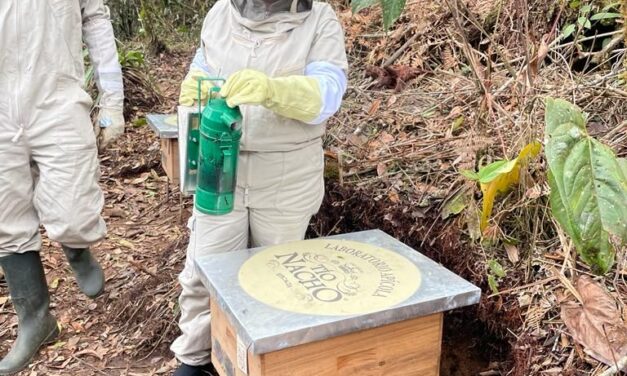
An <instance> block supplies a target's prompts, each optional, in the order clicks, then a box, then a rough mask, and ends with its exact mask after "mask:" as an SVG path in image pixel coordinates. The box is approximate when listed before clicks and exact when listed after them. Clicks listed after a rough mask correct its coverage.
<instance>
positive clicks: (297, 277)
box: [239, 239, 421, 315]
mask: <svg viewBox="0 0 627 376" xmlns="http://www.w3.org/2000/svg"><path fill="white" fill-rule="evenodd" d="M420 278H421V277H420V271H419V270H418V268H417V267H416V265H414V264H413V263H412V262H411V261H409V260H408V259H407V258H405V257H404V256H402V255H399V254H398V253H395V252H392V251H389V250H386V249H382V248H379V247H375V246H372V245H369V244H365V243H359V242H354V241H348V240H330V239H315V240H306V241H300V242H294V243H289V244H283V245H278V246H273V247H268V248H266V249H264V250H262V251H261V252H259V253H257V254H255V255H254V256H252V257H251V258H250V259H248V260H247V261H246V262H245V263H244V264H243V265H242V267H241V268H240V270H239V283H240V286H241V287H242V288H243V289H244V291H246V293H247V294H249V295H250V296H252V297H253V298H255V299H257V300H259V301H261V302H262V303H265V304H267V305H269V306H272V307H274V308H278V309H282V310H286V311H290V312H296V313H304V314H311V315H355V314H365V313H369V312H376V311H380V310H384V309H387V308H390V307H393V306H395V305H397V304H399V303H402V302H403V301H405V300H406V299H408V298H409V297H411V296H412V295H413V294H414V293H415V292H416V291H417V290H418V288H419V287H420Z"/></svg>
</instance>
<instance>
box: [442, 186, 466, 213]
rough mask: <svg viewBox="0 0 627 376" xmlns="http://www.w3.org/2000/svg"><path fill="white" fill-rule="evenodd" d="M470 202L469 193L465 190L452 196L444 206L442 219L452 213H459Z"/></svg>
mask: <svg viewBox="0 0 627 376" xmlns="http://www.w3.org/2000/svg"><path fill="white" fill-rule="evenodd" d="M467 202H468V193H467V192H466V191H465V190H462V191H460V192H458V193H457V194H456V195H455V196H453V198H451V199H450V200H449V201H448V202H447V203H446V205H444V207H443V208H442V214H441V217H442V219H447V218H448V217H450V216H452V215H457V214H459V213H461V212H462V210H464V209H465V208H466V205H467Z"/></svg>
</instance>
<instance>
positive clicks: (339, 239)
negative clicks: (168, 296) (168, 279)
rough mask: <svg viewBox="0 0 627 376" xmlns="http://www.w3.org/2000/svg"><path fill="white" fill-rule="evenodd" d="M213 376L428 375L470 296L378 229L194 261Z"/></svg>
mask: <svg viewBox="0 0 627 376" xmlns="http://www.w3.org/2000/svg"><path fill="white" fill-rule="evenodd" d="M197 268H198V269H199V272H200V273H201V275H202V278H203V282H204V283H205V285H206V286H207V287H208V288H209V290H210V292H211V297H212V298H211V303H210V304H211V310H212V321H211V330H212V360H213V364H214V366H215V367H216V369H217V370H218V372H219V373H220V375H221V376H243V375H249V376H331V375H342V376H344V375H346V376H348V375H365V376H395V375H398V376H401V375H402V376H412V375H415V376H432V375H433V376H435V375H438V374H439V362H440V349H441V343H442V317H443V312H445V311H448V310H451V309H454V308H458V307H462V306H465V305H470V304H475V303H477V302H478V301H479V297H480V290H479V289H478V288H477V287H475V286H473V285H472V284H470V283H468V282H466V281H464V280H463V279H461V278H460V277H458V276H456V275H455V274H453V273H451V272H450V271H448V270H447V269H445V268H443V267H442V266H440V265H438V264H436V263H435V262H433V261H431V260H429V259H428V258H426V257H424V256H423V255H421V254H420V253H418V252H416V251H414V250H412V249H411V248H409V247H407V246H406V245H404V244H402V243H400V242H399V241H397V240H396V239H394V238H392V237H390V236H389V235H387V234H385V233H384V232H382V231H379V230H372V231H364V232H358V233H352V234H345V235H339V236H334V237H329V238H323V239H314V240H306V241H302V242H295V243H289V244H283V245H279V246H274V247H267V248H257V249H250V250H242V251H237V252H231V253H221V254H215V255H210V256H206V257H204V258H200V259H199V260H198V261H197Z"/></svg>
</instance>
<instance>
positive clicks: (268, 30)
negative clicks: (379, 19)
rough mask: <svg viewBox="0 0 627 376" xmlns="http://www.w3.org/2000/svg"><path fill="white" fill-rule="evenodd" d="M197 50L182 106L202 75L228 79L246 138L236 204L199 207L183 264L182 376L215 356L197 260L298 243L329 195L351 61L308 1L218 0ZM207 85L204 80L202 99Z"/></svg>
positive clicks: (328, 20) (323, 11) (335, 28)
mask: <svg viewBox="0 0 627 376" xmlns="http://www.w3.org/2000/svg"><path fill="white" fill-rule="evenodd" d="M201 42H202V43H201V48H200V49H198V51H197V53H196V56H195V58H194V60H193V62H192V64H191V69H190V72H189V74H188V75H187V77H186V79H185V81H184V82H183V83H182V85H181V96H180V103H181V105H185V106H191V105H193V104H194V100H195V99H196V97H197V87H198V83H197V79H198V78H200V77H206V76H216V75H219V76H222V77H226V78H227V81H226V84H225V85H224V86H223V88H222V90H221V92H220V94H221V95H222V96H224V97H226V99H227V103H228V104H229V105H230V106H231V107H234V106H240V108H241V111H242V115H243V136H242V140H241V146H240V147H241V152H240V157H239V162H238V163H239V165H238V178H237V179H238V181H237V183H238V187H237V191H236V196H235V208H234V210H233V212H232V213H230V214H227V215H224V216H210V215H205V214H201V213H199V212H197V211H195V212H194V215H193V217H192V218H191V220H190V224H189V227H190V228H191V236H190V242H189V246H188V249H187V260H186V263H185V269H184V270H183V272H182V273H181V275H180V277H179V280H180V283H181V286H182V288H183V291H182V293H181V296H180V299H179V302H180V307H181V318H180V324H179V326H180V328H181V331H182V335H181V336H180V337H179V338H178V339H177V340H176V341H175V342H174V343H173V345H172V350H173V351H174V353H175V354H176V357H177V358H178V359H179V360H180V361H181V362H182V363H183V364H182V365H181V367H180V368H179V369H178V370H177V371H176V373H175V375H177V376H183V375H185V376H188V375H201V374H204V373H203V372H205V371H206V370H207V369H208V366H207V365H208V364H209V363H210V361H211V356H210V354H211V335H210V312H209V293H208V291H207V289H206V288H205V287H204V286H203V284H202V283H201V281H200V278H199V276H198V274H197V272H196V271H195V270H194V259H196V258H197V257H199V256H202V255H206V254H209V253H217V252H227V251H233V250H238V249H243V248H247V247H248V246H249V245H251V246H267V245H273V244H278V243H284V242H289V241H295V240H302V239H303V237H304V235H305V231H306V229H307V226H308V224H309V220H310V219H311V216H312V215H313V214H315V213H316V212H317V211H318V209H319V207H320V204H321V203H322V197H323V195H324V182H323V164H324V157H323V149H322V141H321V136H322V135H323V134H324V130H325V126H324V123H325V121H326V120H327V119H328V118H329V117H330V116H332V115H333V114H334V113H335V112H336V111H337V110H338V109H339V107H340V104H341V101H342V96H343V95H344V92H345V91H346V84H347V82H346V81H347V79H346V72H347V69H348V64H347V60H346V52H345V47H344V34H343V31H342V27H341V25H340V23H339V21H338V19H337V17H336V15H335V13H334V11H333V10H332V8H331V6H329V5H328V4H325V3H318V2H313V1H312V0H265V1H264V0H219V1H218V2H217V3H216V4H215V5H214V6H213V8H212V9H211V10H210V11H209V14H208V15H207V17H206V19H205V22H204V25H203V29H202V37H201ZM209 86H210V83H209V82H207V81H204V82H203V90H204V92H203V99H206V98H207V95H208V93H207V89H208V87H209Z"/></svg>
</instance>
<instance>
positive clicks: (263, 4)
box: [231, 0, 313, 21]
mask: <svg viewBox="0 0 627 376" xmlns="http://www.w3.org/2000/svg"><path fill="white" fill-rule="evenodd" d="M231 1H232V3H233V5H234V6H235V8H236V9H237V10H238V11H239V12H240V14H241V15H242V17H245V18H248V19H249V20H252V21H263V20H265V19H267V18H269V17H271V16H273V15H275V14H279V13H301V12H309V11H310V10H311V7H312V5H313V0H231Z"/></svg>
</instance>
